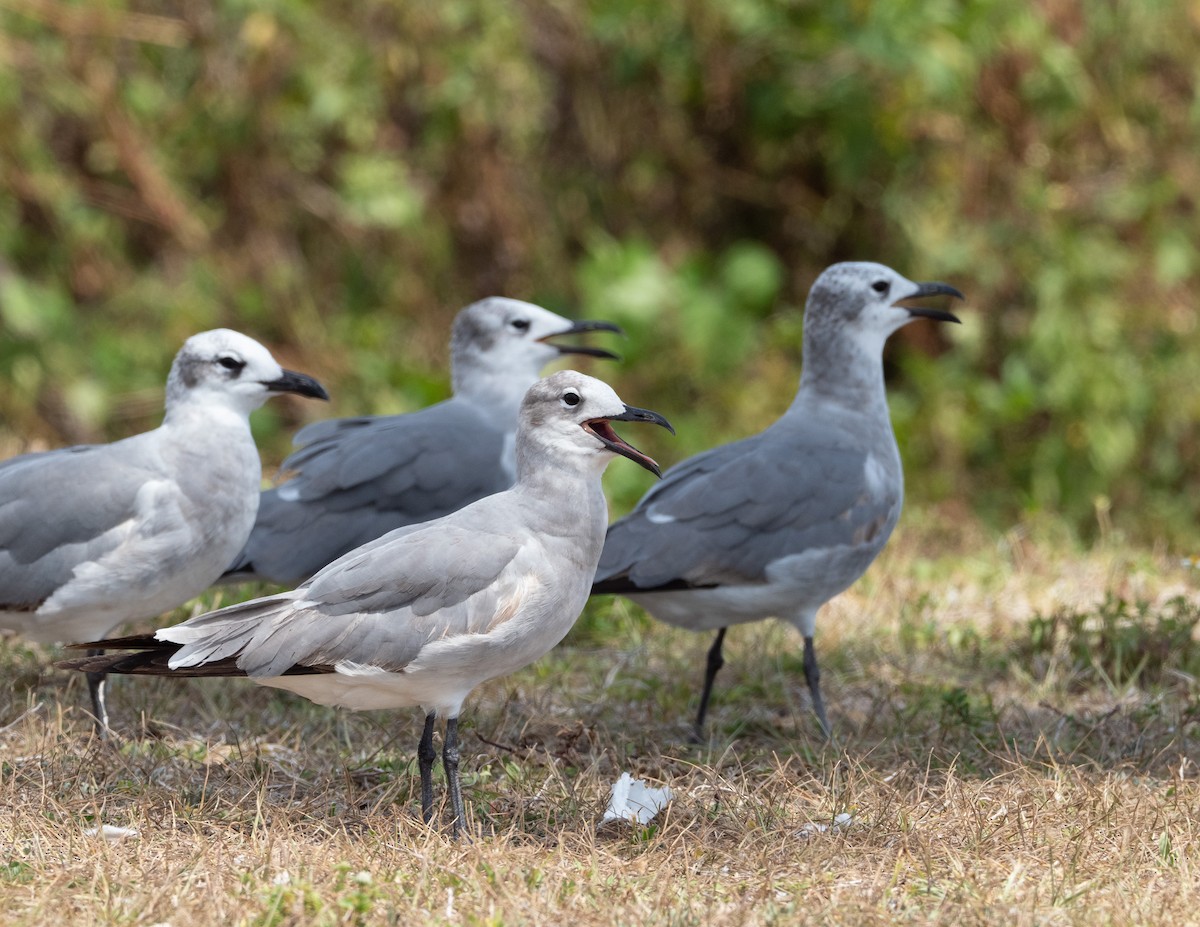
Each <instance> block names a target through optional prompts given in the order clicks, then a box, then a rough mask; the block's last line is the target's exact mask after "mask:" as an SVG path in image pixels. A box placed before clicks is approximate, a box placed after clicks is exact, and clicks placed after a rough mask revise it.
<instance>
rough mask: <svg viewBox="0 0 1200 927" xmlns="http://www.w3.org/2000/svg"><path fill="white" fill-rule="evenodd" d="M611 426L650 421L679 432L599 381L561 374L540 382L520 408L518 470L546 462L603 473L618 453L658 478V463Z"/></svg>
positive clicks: (565, 371)
mask: <svg viewBox="0 0 1200 927" xmlns="http://www.w3.org/2000/svg"><path fill="white" fill-rule="evenodd" d="M612 422H648V423H650V424H654V425H661V426H662V427H663V428H666V429H667V430H668V431H670V432H671V434H674V433H675V429H674V428H672V427H671V423H670V422H668V421H667V420H666V419H665V418H663V417H662V416H661V415H659V414H658V413H657V412H651V411H650V410H648V409H638V408H635V407H633V406H627V405H626V404H625V403H624V402H622V401H621V398H620V397H619V396H618V395H617V394H616V393H615V392H614V391H613V389H612V387H611V386H609V385H608V384H607V383H604V382H602V381H600V380H597V379H596V378H595V377H589V376H585V375H584V374H582V373H579V372H577V371H575V370H560V371H559V372H558V373H555V374H551V375H550V376H548V377H546V378H545V379H544V380H538V382H537V383H535V384H534V385H533V386H531V387H530V388H529V391H528V392H527V393H526V394H525V400H524V402H522V403H521V423H520V426H519V428H518V429H517V461H518V468H521V467H522V466H525V465H528V464H530V463H533V462H534V460H535V458H537V457H542V458H548V459H552V460H555V461H578V462H579V466H580V468H584V469H591V470H595V471H597V472H601V471H603V470H604V468H605V467H606V466H608V463H609V461H610V460H612V458H613V456H614V455H616V454H620V455H621V456H622V457H628V458H629V459H630V460H632V461H633V462H634V463H637V464H639V465H640V466H642V467H645V468H646V469H647V470H649V471H650V472H651V473H653V474H655V475H656V476H660V475H661V472H660V471H659V467H658V464H657V463H655V462H654V460H652V459H651V458H650V457H649V456H647V455H646V454H643V453H642V452H641V451H639V450H638V449H637V448H635V447H634V446H633V445H631V444H628V443H627V442H626V441H625V440H624V439H623V438H621V436H620V435H618V434H617V433H616V431H615V430H614V429H613V427H612V424H611V423H612Z"/></svg>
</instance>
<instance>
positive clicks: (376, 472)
mask: <svg viewBox="0 0 1200 927" xmlns="http://www.w3.org/2000/svg"><path fill="white" fill-rule="evenodd" d="M593 331H609V332H617V333H620V331H621V330H620V328H618V327H617V326H616V325H614V324H612V323H611V322H588V321H581V322H573V321H571V320H570V319H565V318H563V317H562V316H560V315H555V314H554V313H553V312H550V311H548V310H546V309H543V308H541V307H540V306H535V305H533V304H532V303H526V302H521V301H520V300H516V299H504V298H501V297H492V298H490V299H485V300H482V301H480V302H477V303H473V304H472V305H470V306H468V307H467V308H466V309H463V310H462V311H461V312H460V313H459V314H458V316H457V318H456V319H455V321H454V330H453V333H452V335H451V338H450V370H451V380H452V383H453V388H454V396H453V397H452V398H451V399H448V400H446V401H445V402H441V403H438V404H437V405H434V406H430V407H429V408H427V409H422V410H420V411H419V412H412V413H409V414H407V415H386V416H372V417H362V418H341V419H334V420H331V421H325V422H317V423H315V424H313V425H309V426H308V427H307V428H305V429H304V430H303V431H301V432H300V433H299V434H298V435H297V436H296V444H297V446H298V447H299V449H298V450H297V451H296V452H295V453H293V454H292V456H291V457H289V458H288V459H287V460H285V461H284V463H283V467H282V470H283V472H284V473H286V474H290V475H291V478H290V479H288V480H287V482H285V483H283V484H282V485H280V486H278V487H276V488H275V489H272V490H269V491H268V492H265V493H263V498H262V503H261V505H260V506H259V513H258V521H257V523H256V524H255V526H254V531H253V532H252V533H251V535H250V540H249V542H248V543H247V544H246V548H245V550H243V551H242V552H241V554H240V555H239V556H238V557H237V559H236V560H235V561H234V563H233V564H232V565H231V566H230V568H229V570H228V571H227V574H226V576H225V581H234V582H238V581H242V580H253V579H265V580H270V581H272V582H275V583H279V584H280V585H288V586H291V585H295V584H296V583H298V582H300V581H301V580H304V579H306V578H308V577H309V576H311V575H312V574H313V573H315V572H316V571H317V570H319V569H320V568H321V567H323V566H325V565H326V564H327V563H331V562H332V561H334V560H336V559H337V558H338V557H340V556H341V555H342V554H344V553H346V552H348V551H350V550H353V549H354V548H355V547H358V546H359V545H361V544H365V543H366V542H367V541H371V540H374V539H375V538H377V537H379V536H380V535H382V534H385V533H387V532H388V531H391V530H392V529H394V528H399V527H401V526H402V525H410V524H414V523H416V522H421V521H428V520H429V519H431V518H438V517H440V516H442V515H446V514H448V513H449V512H453V511H454V510H455V509H458V508H461V507H462V506H464V505H466V504H467V503H469V502H474V501H475V500H476V499H480V498H482V497H484V496H487V495H490V494H492V493H494V492H499V491H500V490H501V489H505V488H507V487H509V486H511V485H512V482H513V479H514V476H515V467H516V461H515V458H514V454H513V447H514V437H515V434H516V430H517V411H518V409H519V408H520V405H521V399H522V397H523V396H524V395H525V392H526V390H528V389H529V387H530V386H531V385H532V384H533V383H534V382H535V381H536V380H537V378H538V376H539V374H540V371H541V369H542V368H543V367H545V366H546V365H547V364H548V363H550V362H551V361H553V360H555V359H556V358H559V357H564V356H569V355H572V354H578V355H585V356H588V357H600V358H615V357H616V355H615V354H613V353H612V352H611V351H608V350H605V349H604V348H598V347H591V346H588V345H573V344H555V343H552V340H553V339H557V338H559V337H561V336H565V335H574V334H579V333H583V332H593Z"/></svg>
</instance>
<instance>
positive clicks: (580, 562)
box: [67, 371, 670, 827]
mask: <svg viewBox="0 0 1200 927" xmlns="http://www.w3.org/2000/svg"><path fill="white" fill-rule="evenodd" d="M609 420H622V421H624V420H636V421H647V422H655V423H658V424H662V425H665V426H666V427H670V426H669V425H667V423H666V420H665V419H663V418H662V417H661V416H658V415H656V414H655V413H651V412H647V411H645V410H643V409H632V408H630V407H628V406H626V405H625V404H624V403H623V402H621V401H620V399H618V398H617V395H616V393H614V392H613V391H612V390H611V389H610V388H609V387H608V386H606V385H605V384H604V383H602V382H600V381H599V380H595V379H592V378H591V377H586V376H584V375H583V374H580V373H576V372H574V371H562V372H560V373H556V374H554V375H553V376H551V377H548V378H546V379H545V380H542V381H539V382H538V383H536V384H535V385H534V386H533V387H532V388H531V389H530V390H529V391H528V394H527V396H526V397H525V400H524V402H523V403H522V406H521V420H520V424H519V428H518V431H517V435H516V471H517V479H516V483H515V484H514V485H513V487H512V488H510V489H508V490H506V491H503V492H499V493H496V494H494V495H491V496H487V497H485V498H483V499H479V500H477V501H476V502H473V503H471V504H470V505H468V506H466V507H464V508H462V509H459V510H458V511H455V512H453V513H451V514H449V515H446V516H443V517H442V518H439V519H435V520H433V521H429V522H425V523H422V524H417V525H409V526H406V527H402V528H398V529H396V530H394V531H392V532H390V533H388V534H386V535H384V536H383V537H381V538H377V539H375V540H374V541H371V542H369V543H368V544H366V545H364V546H363V547H360V548H358V549H357V550H355V551H352V552H351V553H349V554H347V555H345V556H343V557H342V558H341V559H339V560H337V561H335V562H334V563H332V564H330V565H329V566H327V567H325V568H324V569H322V570H321V571H319V572H318V573H317V574H316V575H315V576H313V577H312V579H310V580H309V581H308V582H306V583H304V584H303V585H301V586H300V587H299V588H297V589H295V590H293V591H291V592H285V593H282V594H280V595H275V596H269V597H267V598H263V599H258V600H255V601H252V602H247V603H244V604H240V605H234V606H230V607H229V608H224V609H221V610H219V611H216V612H212V613H210V614H208V615H201V616H199V617H196V618H192V619H190V620H189V621H186V622H184V623H183V624H180V625H177V626H175V627H172V628H166V629H164V630H162V631H159V632H158V633H157V635H156V637H155V639H137V638H133V639H127V640H117V641H101V642H99V643H98V644H91V645H88V646H92V647H104V648H119V647H133V648H136V649H138V650H140V651H141V652H139V653H134V654H132V655H131V654H116V655H114V656H106V657H100V658H96V657H92V658H85V659H82V660H75V661H70V662H69V663H68V664H67V665H70V666H72V667H74V668H76V669H85V670H89V671H97V670H104V671H113V672H122V673H143V674H173V675H198V676H204V675H246V676H250V677H251V678H252V679H253V680H254V681H255V682H258V683H260V684H262V685H266V686H273V687H277V688H284V689H290V690H291V691H293V692H297V693H298V694H300V695H303V696H305V697H306V698H309V699H311V700H313V701H315V702H319V703H322V704H327V705H339V706H342V707H347V708H351V709H370V708H397V707H403V706H407V705H421V706H423V707H424V708H425V710H426V712H427V713H428V720H427V723H426V730H425V734H424V736H423V737H422V741H421V749H420V751H419V755H420V757H421V775H422V804H423V807H424V810H425V813H426V816H427V818H428V815H429V813H430V805H429V802H430V801H431V800H432V799H431V797H430V795H431V793H430V791H429V790H430V789H431V785H430V783H431V779H430V778H429V776H430V770H431V768H432V759H431V751H432V736H433V728H432V723H433V722H432V718H434V717H435V716H438V715H440V716H444V717H446V718H448V719H449V721H448V727H447V740H446V743H447V750H450V744H451V742H452V739H453V738H454V737H456V733H455V732H456V730H457V727H456V719H457V717H458V714H459V711H460V709H461V707H462V703H463V700H464V699H465V698H466V696H467V694H468V693H469V692H470V691H471V690H472V689H473V688H474V687H475V686H477V685H479V683H481V682H483V681H485V680H487V679H492V678H495V677H497V676H501V675H504V674H506V673H509V672H512V671H513V670H516V669H518V668H520V667H521V666H524V665H526V664H527V663H529V662H531V661H533V660H535V659H537V658H538V657H540V656H541V655H542V654H544V653H546V651H548V650H549V649H550V648H551V647H553V646H554V645H555V644H557V643H558V642H559V641H560V640H561V639H562V638H563V636H564V635H565V634H566V633H567V631H568V630H569V629H570V627H571V625H572V624H573V623H574V622H575V619H576V618H577V617H578V615H579V612H580V611H581V610H582V608H583V605H584V603H585V602H586V601H587V597H588V594H589V592H590V588H591V582H592V577H593V576H594V574H595V571H596V563H597V561H598V560H599V558H600V550H601V548H602V547H603V545H604V535H605V529H606V526H607V521H608V514H607V506H606V503H605V499H604V493H603V491H602V489H601V486H600V475H601V474H602V473H603V471H604V468H605V466H606V465H607V464H608V462H609V460H611V459H612V456H613V454H614V453H616V454H623V455H624V456H626V457H629V458H631V459H633V460H635V461H637V462H638V463H640V464H641V465H642V466H645V467H647V468H648V469H652V470H654V472H656V473H657V465H656V464H654V462H653V461H652V460H650V459H649V458H648V457H646V456H645V455H643V454H641V453H640V452H638V451H637V450H635V449H634V448H632V447H631V446H630V445H628V444H626V443H625V442H623V441H621V440H620V439H619V438H618V437H617V436H616V434H615V432H613V431H612V429H611V428H610V427H609V426H608V424H607V422H608V421H609ZM446 763H447V770H448V772H449V773H450V778H451V780H452V783H451V800H452V803H454V813H455V821H456V827H457V824H458V821H459V820H460V819H461V816H462V812H461V797H459V798H457V799H456V798H455V795H456V790H457V774H456V769H457V754H454V757H453V758H452V759H447V760H446ZM452 764H453V768H451V767H452Z"/></svg>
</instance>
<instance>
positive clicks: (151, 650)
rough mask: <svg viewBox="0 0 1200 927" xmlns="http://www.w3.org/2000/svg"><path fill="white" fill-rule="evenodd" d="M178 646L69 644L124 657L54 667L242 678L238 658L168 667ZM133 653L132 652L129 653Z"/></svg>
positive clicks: (123, 641)
mask: <svg viewBox="0 0 1200 927" xmlns="http://www.w3.org/2000/svg"><path fill="white" fill-rule="evenodd" d="M181 646H182V645H181V644H176V643H174V642H173V641H160V640H157V639H156V638H153V637H147V636H141V635H135V636H134V637H113V638H109V639H108V640H103V641H93V642H92V643H90V644H71V645H70V647H71V649H72V650H78V649H87V650H117V649H121V650H124V651H125V652H124V653H105V654H100V655H98V656H97V655H91V656H86V657H74V658H73V659H70V660H60V661H59V662H57V663H55V664H54V665H55V666H57V667H58V668H59V669H72V670H79V671H80V672H84V673H121V674H124V675H127V676H196V677H200V676H245V675H246V672H245V670H243V669H241V668H240V667H239V666H238V665H237V657H227V658H226V659H224V660H215V661H213V662H212V663H202V664H200V665H199V666H180V667H176V668H174V669H172V668H171V666H170V665H169V661H170V659H171V657H172V656H174V655H175V653H176V652H177V651H178V650H179V648H180V647H181ZM130 651H133V652H130ZM332 672H335V670H334V668H333V667H332V666H300V665H296V666H292V667H290V668H288V670H287V671H286V672H285V673H284V674H283V675H285V676H307V675H311V674H313V673H332Z"/></svg>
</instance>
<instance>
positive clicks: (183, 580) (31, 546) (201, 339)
mask: <svg viewBox="0 0 1200 927" xmlns="http://www.w3.org/2000/svg"><path fill="white" fill-rule="evenodd" d="M276 393H299V394H300V395H302V396H314V397H316V398H318V399H328V398H329V397H328V395H327V394H326V392H325V390H324V389H323V388H322V387H321V385H320V384H319V383H318V382H317V381H316V380H314V379H312V378H311V377H308V376H305V375H304V374H301V373H295V372H293V371H291V370H284V369H283V368H282V367H280V366H279V364H277V363H276V362H275V359H274V358H273V357H271V355H270V353H269V352H268V351H267V349H266V348H264V347H263V346H262V345H261V344H259V343H258V342H257V341H255V340H253V339H252V338H247V337H246V336H245V335H241V334H239V333H237V332H234V331H229V330H228V329H216V330H215V331H208V332H203V333H201V334H199V335H193V336H192V337H191V338H189V339H188V340H187V341H186V342H184V345H183V347H182V348H181V349H180V351H179V353H178V354H177V355H175V361H174V363H173V364H172V365H171V373H170V376H169V377H168V378H167V398H166V415H165V417H164V418H163V423H162V425H160V426H159V427H158V428H156V429H154V430H153V431H147V432H144V433H143V434H139V435H134V436H133V437H131V438H125V439H124V440H122V441H117V442H115V443H113V444H95V445H83V446H79V447H68V448H62V449H60V450H54V451H45V452H43V453H36V454H26V455H23V456H21V457H14V458H12V459H10V460H7V461H5V462H4V464H3V465H0V628H6V629H9V630H13V631H17V632H19V633H20V634H22V635H23V636H24V637H26V638H29V639H30V640H34V641H41V642H50V641H82V640H92V639H93V638H96V637H99V636H102V635H104V634H107V633H108V632H109V631H111V630H112V629H113V628H114V627H116V626H117V625H118V624H121V623H122V622H125V621H139V620H142V619H144V618H152V617H154V616H156V615H160V614H162V613H163V612H167V611H171V610H172V609H174V608H177V607H179V606H180V605H182V604H183V603H184V602H186V601H188V600H189V599H192V598H194V597H196V596H197V595H199V594H200V593H201V592H203V591H204V590H205V589H206V588H208V586H209V585H211V584H212V582H213V580H215V579H216V578H217V577H218V576H220V575H221V571H222V570H223V569H224V568H225V567H226V566H228V565H229V560H230V558H231V557H233V556H234V555H235V554H236V553H237V551H239V550H240V549H241V547H242V545H243V544H245V543H246V538H247V537H248V536H249V534H250V528H251V526H252V525H253V524H254V513H255V510H256V509H257V508H258V495H259V489H260V488H261V481H262V468H261V464H260V462H259V459H258V451H257V449H256V448H255V445H254V438H253V437H251V434H250V413H251V412H252V411H253V410H254V409H257V408H258V407H259V406H260V405H262V404H263V402H264V401H265V400H266V399H267V398H268V397H269V396H271V395H273V394H276ZM88 687H89V690H90V692H91V697H92V711H93V714H94V716H95V721H96V727H97V731H98V732H100V733H102V734H103V733H104V732H106V731H107V728H108V712H107V709H106V707H105V701H104V676H103V674H102V673H97V674H90V675H89V677H88Z"/></svg>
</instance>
